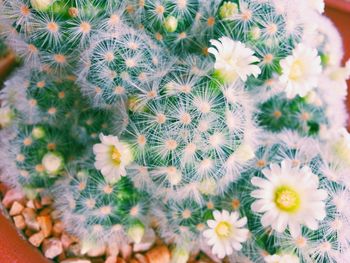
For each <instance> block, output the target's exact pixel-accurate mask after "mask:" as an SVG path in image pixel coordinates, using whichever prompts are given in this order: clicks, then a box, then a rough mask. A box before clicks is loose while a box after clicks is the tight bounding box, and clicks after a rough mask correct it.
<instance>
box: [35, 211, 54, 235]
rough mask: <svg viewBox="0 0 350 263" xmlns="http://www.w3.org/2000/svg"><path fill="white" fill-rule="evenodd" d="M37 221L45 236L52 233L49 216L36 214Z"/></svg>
mask: <svg viewBox="0 0 350 263" xmlns="http://www.w3.org/2000/svg"><path fill="white" fill-rule="evenodd" d="M37 221H38V223H39V225H40V229H41V231H42V232H43V234H44V236H45V237H49V236H50V235H51V233H52V220H51V217H50V216H48V215H46V216H38V217H37Z"/></svg>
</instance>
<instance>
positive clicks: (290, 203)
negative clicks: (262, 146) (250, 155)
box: [251, 160, 328, 237]
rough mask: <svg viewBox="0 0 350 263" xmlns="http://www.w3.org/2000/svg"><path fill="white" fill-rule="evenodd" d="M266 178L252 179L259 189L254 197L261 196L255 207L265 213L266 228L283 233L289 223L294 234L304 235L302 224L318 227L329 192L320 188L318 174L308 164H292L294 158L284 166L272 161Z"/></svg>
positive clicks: (264, 222)
mask: <svg viewBox="0 0 350 263" xmlns="http://www.w3.org/2000/svg"><path fill="white" fill-rule="evenodd" d="M262 172H263V174H264V176H265V177H266V178H267V179H263V178H260V177H253V178H252V180H251V182H252V184H253V185H254V186H257V187H258V188H259V189H257V190H254V191H253V192H252V193H251V196H252V197H254V198H256V199H258V200H256V201H254V203H253V204H252V210H253V211H254V212H257V213H264V215H263V216H262V218H261V223H262V225H263V227H267V226H271V227H272V229H274V230H276V231H277V232H279V233H282V232H284V231H285V230H286V228H287V227H288V226H289V231H290V233H291V235H292V236H293V237H298V236H300V234H301V225H306V226H307V227H308V228H310V229H312V230H317V229H318V222H317V221H321V220H323V219H324V218H325V217H326V208H325V199H326V198H327V196H328V194H327V191H325V190H323V189H318V187H319V179H318V176H317V175H315V174H313V173H312V171H311V169H310V168H309V167H308V166H304V167H302V168H299V167H298V166H293V161H292V160H284V161H282V163H281V166H279V165H277V164H271V165H270V168H266V169H264V170H263V171H262Z"/></svg>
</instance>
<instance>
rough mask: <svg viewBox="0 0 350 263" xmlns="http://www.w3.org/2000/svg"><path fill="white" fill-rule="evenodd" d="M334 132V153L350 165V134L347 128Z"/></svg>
mask: <svg viewBox="0 0 350 263" xmlns="http://www.w3.org/2000/svg"><path fill="white" fill-rule="evenodd" d="M335 133H336V134H333V138H331V139H330V141H333V140H335V141H334V143H333V144H332V150H333V153H334V154H335V155H336V156H337V157H338V158H339V159H340V160H342V161H343V162H344V163H346V164H347V165H350V134H349V133H348V131H347V130H346V129H345V128H342V129H340V130H339V131H337V132H335Z"/></svg>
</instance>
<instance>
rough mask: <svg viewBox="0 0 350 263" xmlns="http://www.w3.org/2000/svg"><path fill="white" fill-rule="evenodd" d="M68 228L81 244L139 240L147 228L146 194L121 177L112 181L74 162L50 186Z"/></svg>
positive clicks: (57, 207)
mask: <svg viewBox="0 0 350 263" xmlns="http://www.w3.org/2000/svg"><path fill="white" fill-rule="evenodd" d="M53 193H54V196H56V200H57V202H56V209H57V210H58V211H59V212H60V213H61V217H62V220H63V223H64V224H65V226H66V227H67V230H68V231H69V232H70V233H72V234H74V235H76V236H77V237H79V238H80V240H82V241H83V244H89V243H93V244H95V245H96V244H103V243H106V242H107V243H108V242H109V243H113V242H116V243H121V244H123V243H125V242H127V240H130V241H133V242H136V243H139V242H140V241H141V239H142V236H143V233H144V232H145V229H146V227H147V224H148V223H147V222H148V221H147V219H146V216H147V214H148V204H147V199H148V196H147V194H145V193H143V192H138V191H136V189H135V188H133V185H132V183H131V181H130V180H129V179H128V178H126V177H123V178H122V179H121V180H120V181H118V182H117V183H114V184H110V183H108V182H107V181H106V180H105V178H104V177H103V176H102V174H101V173H100V172H98V171H96V170H95V169H94V168H91V167H90V166H89V165H87V164H73V165H72V167H70V168H69V169H68V177H67V178H65V179H64V180H63V181H61V182H60V184H56V187H55V189H53Z"/></svg>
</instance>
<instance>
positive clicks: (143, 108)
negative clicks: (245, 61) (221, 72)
mask: <svg viewBox="0 0 350 263" xmlns="http://www.w3.org/2000/svg"><path fill="white" fill-rule="evenodd" d="M175 74H176V73H175ZM177 76H178V80H175V81H174V80H172V81H170V82H166V83H165V84H164V86H163V87H162V88H161V90H160V91H158V92H159V93H158V94H163V95H156V96H155V97H154V98H151V99H149V101H145V100H144V99H142V98H140V99H138V100H137V101H139V104H137V106H136V107H135V108H134V109H133V112H132V113H131V114H130V115H129V125H128V127H127V128H126V129H125V131H124V132H122V134H121V135H120V138H121V140H123V141H126V142H127V143H128V144H129V145H130V146H131V147H132V152H133V154H134V158H135V160H134V163H135V165H136V167H134V166H131V171H130V176H133V175H134V176H135V177H134V181H135V184H136V185H142V184H143V183H142V182H143V181H145V182H149V181H153V184H154V187H155V189H156V190H155V191H156V193H157V194H160V195H163V196H166V198H167V199H175V200H181V199H185V198H191V199H194V200H196V201H197V202H200V201H201V199H202V196H203V195H216V194H220V193H222V191H223V189H224V187H225V185H226V184H227V182H229V181H231V180H235V178H237V177H238V176H239V173H240V171H241V169H242V167H244V166H245V163H246V162H247V161H248V160H249V159H250V158H252V157H253V156H254V147H255V142H254V140H252V139H253V138H254V132H255V127H254V121H253V120H252V116H251V109H250V107H249V99H248V98H247V96H246V94H245V92H244V91H243V89H242V88H241V87H240V86H234V85H221V84H218V83H216V81H213V80H210V78H208V77H202V78H198V77H197V78H190V79H189V80H188V81H187V79H186V78H185V76H184V77H183V80H184V81H182V79H181V78H180V77H179V75H177ZM143 167H144V168H145V169H143ZM140 170H145V171H144V172H139V171H140ZM149 179H151V180H149ZM147 185H148V184H146V186H147ZM151 188H152V187H151Z"/></svg>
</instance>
